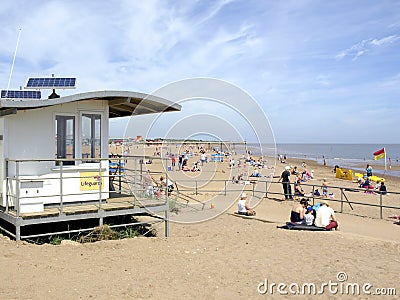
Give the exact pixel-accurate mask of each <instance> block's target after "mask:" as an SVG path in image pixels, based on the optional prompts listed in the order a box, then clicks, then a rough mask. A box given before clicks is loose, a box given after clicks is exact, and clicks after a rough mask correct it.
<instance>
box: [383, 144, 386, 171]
mask: <svg viewBox="0 0 400 300" xmlns="http://www.w3.org/2000/svg"><path fill="white" fill-rule="evenodd" d="M383 152H384V153H385V172H386V171H387V166H386V149H385V147H383Z"/></svg>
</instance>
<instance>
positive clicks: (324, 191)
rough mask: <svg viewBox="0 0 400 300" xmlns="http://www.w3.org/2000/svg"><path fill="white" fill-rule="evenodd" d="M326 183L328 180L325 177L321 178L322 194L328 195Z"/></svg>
mask: <svg viewBox="0 0 400 300" xmlns="http://www.w3.org/2000/svg"><path fill="white" fill-rule="evenodd" d="M328 185H329V182H328V180H327V179H326V178H324V179H323V180H322V195H323V196H325V197H327V196H328Z"/></svg>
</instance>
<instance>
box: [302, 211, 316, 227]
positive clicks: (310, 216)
mask: <svg viewBox="0 0 400 300" xmlns="http://www.w3.org/2000/svg"><path fill="white" fill-rule="evenodd" d="M304 220H305V221H306V225H312V224H313V222H314V216H313V214H312V213H308V214H305V216H304Z"/></svg>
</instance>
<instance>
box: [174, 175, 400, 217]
mask: <svg viewBox="0 0 400 300" xmlns="http://www.w3.org/2000/svg"><path fill="white" fill-rule="evenodd" d="M208 183H214V186H215V185H218V188H215V187H214V188H212V187H211V185H208ZM243 183H244V181H242V182H241V183H236V184H232V181H231V180H213V179H211V180H180V181H176V185H177V186H179V192H180V193H194V195H198V194H200V193H218V194H220V195H224V196H226V195H227V193H228V192H238V193H239V192H243V191H245V192H248V193H250V194H251V195H252V196H253V197H256V198H259V199H260V198H267V199H275V200H282V198H283V197H284V196H285V194H284V192H283V189H282V186H281V185H282V183H281V182H277V181H272V180H271V179H270V178H268V179H267V180H266V181H258V182H256V181H250V183H251V184H250V185H243ZM228 185H229V186H228ZM275 185H279V186H275ZM301 185H302V186H303V187H307V189H309V190H310V191H309V193H308V194H307V193H306V194H305V196H299V195H298V197H300V198H303V197H305V198H309V199H310V201H311V202H312V204H313V205H314V204H315V203H317V202H318V201H320V200H329V201H330V202H333V203H337V204H339V207H337V208H338V209H337V211H339V212H340V213H345V212H346V209H345V207H346V206H347V207H349V209H350V210H351V211H352V212H356V213H357V214H358V215H360V216H366V217H371V215H370V214H367V213H365V212H357V207H358V206H365V207H376V208H378V210H379V218H380V219H383V215H384V210H393V213H399V212H400V204H399V205H397V204H395V205H391V204H384V202H387V201H389V200H392V199H393V200H392V202H395V199H394V198H396V197H397V198H398V196H400V192H397V191H390V192H388V193H387V194H386V195H384V194H382V193H379V192H376V193H373V194H370V195H368V198H367V200H368V202H362V201H361V200H360V199H356V197H357V198H360V197H359V196H360V195H362V194H364V193H365V192H366V190H365V189H363V188H358V187H356V188H348V187H341V186H334V185H331V186H327V188H328V190H329V191H331V192H335V193H334V194H335V197H334V198H333V197H332V196H330V195H329V194H328V195H327V196H324V195H322V192H321V194H320V195H319V196H317V195H315V194H314V193H315V191H316V190H317V189H318V190H319V191H321V189H322V186H321V184H307V183H302V184H301ZM271 187H274V188H273V189H272V188H271ZM291 187H292V191H294V186H293V183H292V184H291ZM238 195H239V194H238ZM292 196H296V195H294V194H292Z"/></svg>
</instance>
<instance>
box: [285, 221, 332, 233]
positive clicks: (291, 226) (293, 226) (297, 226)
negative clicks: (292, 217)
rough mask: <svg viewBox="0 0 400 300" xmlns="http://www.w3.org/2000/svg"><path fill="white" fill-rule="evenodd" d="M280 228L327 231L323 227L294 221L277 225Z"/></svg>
mask: <svg viewBox="0 0 400 300" xmlns="http://www.w3.org/2000/svg"><path fill="white" fill-rule="evenodd" d="M277 228H280V229H288V230H310V231H328V230H326V229H325V228H323V227H317V226H314V225H300V224H296V223H291V222H287V223H286V225H283V226H277Z"/></svg>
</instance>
